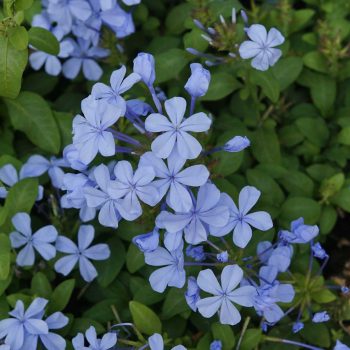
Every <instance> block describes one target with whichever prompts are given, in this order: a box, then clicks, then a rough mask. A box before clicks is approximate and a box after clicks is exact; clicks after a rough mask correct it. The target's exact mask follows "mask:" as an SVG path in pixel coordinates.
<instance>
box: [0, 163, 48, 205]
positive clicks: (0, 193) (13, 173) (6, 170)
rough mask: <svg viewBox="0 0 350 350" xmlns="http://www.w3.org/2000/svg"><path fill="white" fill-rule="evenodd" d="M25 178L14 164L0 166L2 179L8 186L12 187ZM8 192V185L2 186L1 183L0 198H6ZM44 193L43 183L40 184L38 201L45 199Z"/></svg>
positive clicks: (0, 178) (0, 179)
mask: <svg viewBox="0 0 350 350" xmlns="http://www.w3.org/2000/svg"><path fill="white" fill-rule="evenodd" d="M23 179H24V177H22V176H18V173H17V170H16V168H15V167H14V166H13V165H12V164H6V165H4V166H3V167H2V168H0V181H1V182H2V183H3V184H4V185H7V186H8V187H12V186H13V185H15V184H16V183H17V182H18V181H20V180H23ZM7 194H8V190H7V189H6V187H4V186H1V184H0V198H6V197H7ZM43 195H44V188H43V187H42V186H41V185H39V187H38V195H37V197H36V201H41V200H42V199H43Z"/></svg>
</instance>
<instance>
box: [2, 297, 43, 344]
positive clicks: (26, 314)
mask: <svg viewBox="0 0 350 350" xmlns="http://www.w3.org/2000/svg"><path fill="white" fill-rule="evenodd" d="M47 303H48V301H47V300H46V299H43V298H36V299H34V300H33V302H32V303H31V304H30V305H29V307H28V309H27V310H26V311H25V310H24V304H23V302H22V301H21V300H18V301H17V302H16V306H15V308H14V309H13V310H12V311H11V312H9V315H10V316H12V318H7V319H4V320H1V321H0V339H2V338H5V344H7V345H9V346H10V348H11V350H19V349H21V348H22V346H23V344H24V341H25V339H26V337H27V336H28V334H29V335H42V334H45V335H47V334H49V327H48V325H47V323H46V322H45V321H43V320H41V318H42V315H43V313H44V309H45V307H46V305H47ZM34 341H35V340H34ZM34 345H35V347H30V348H27V349H36V344H35V343H34Z"/></svg>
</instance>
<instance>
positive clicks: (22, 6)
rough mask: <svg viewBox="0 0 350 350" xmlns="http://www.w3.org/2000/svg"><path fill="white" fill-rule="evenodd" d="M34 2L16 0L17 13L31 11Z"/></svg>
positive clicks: (30, 0)
mask: <svg viewBox="0 0 350 350" xmlns="http://www.w3.org/2000/svg"><path fill="white" fill-rule="evenodd" d="M33 1H34V0H16V2H15V6H16V11H23V10H27V9H29V8H30V7H31V6H32V5H33Z"/></svg>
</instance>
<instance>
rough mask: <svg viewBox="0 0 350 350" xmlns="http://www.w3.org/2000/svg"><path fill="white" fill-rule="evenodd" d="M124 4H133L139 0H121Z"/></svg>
mask: <svg viewBox="0 0 350 350" xmlns="http://www.w3.org/2000/svg"><path fill="white" fill-rule="evenodd" d="M122 1H123V3H124V4H125V5H128V6H133V5H138V4H140V3H141V0H122Z"/></svg>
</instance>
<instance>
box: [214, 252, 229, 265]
mask: <svg viewBox="0 0 350 350" xmlns="http://www.w3.org/2000/svg"><path fill="white" fill-rule="evenodd" d="M216 259H217V260H218V261H220V262H222V263H226V262H228V253H227V251H226V250H225V251H224V252H221V253H219V254H216Z"/></svg>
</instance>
